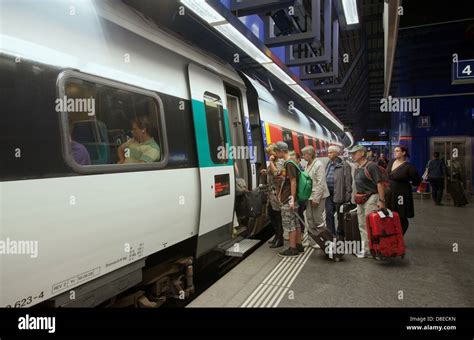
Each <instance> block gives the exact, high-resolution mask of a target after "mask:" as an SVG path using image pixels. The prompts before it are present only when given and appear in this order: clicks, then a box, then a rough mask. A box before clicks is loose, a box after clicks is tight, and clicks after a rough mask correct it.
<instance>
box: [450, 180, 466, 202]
mask: <svg viewBox="0 0 474 340" xmlns="http://www.w3.org/2000/svg"><path fill="white" fill-rule="evenodd" d="M448 192H449V194H450V195H451V197H452V198H453V201H454V205H455V206H456V207H462V206H464V205H466V204H467V203H468V201H467V197H466V192H465V191H464V187H463V185H462V182H460V181H450V182H449V183H448Z"/></svg>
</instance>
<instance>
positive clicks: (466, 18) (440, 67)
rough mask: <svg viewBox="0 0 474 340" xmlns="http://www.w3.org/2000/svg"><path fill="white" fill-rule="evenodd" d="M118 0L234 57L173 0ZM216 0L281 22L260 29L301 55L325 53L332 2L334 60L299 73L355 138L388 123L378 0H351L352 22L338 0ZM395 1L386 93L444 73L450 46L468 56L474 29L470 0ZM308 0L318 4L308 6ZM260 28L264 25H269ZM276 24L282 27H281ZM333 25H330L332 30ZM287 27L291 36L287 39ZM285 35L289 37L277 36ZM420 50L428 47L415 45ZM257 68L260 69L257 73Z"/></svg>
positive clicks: (245, 66) (244, 63)
mask: <svg viewBox="0 0 474 340" xmlns="http://www.w3.org/2000/svg"><path fill="white" fill-rule="evenodd" d="M122 1H123V2H125V3H126V4H128V5H129V6H131V7H133V8H134V9H136V10H138V11H140V12H141V13H143V14H144V15H145V16H147V17H149V18H151V20H153V21H154V22H155V23H157V24H158V26H160V28H162V29H165V30H167V31H168V32H169V33H171V34H173V35H177V36H179V37H180V38H181V39H184V40H187V41H188V42H189V43H191V44H193V45H196V46H198V47H199V48H200V49H203V50H205V51H208V52H209V53H210V54H213V55H214V56H217V57H219V58H221V59H222V60H224V61H227V62H228V61H229V60H232V58H233V53H234V52H235V47H234V46H232V44H231V43H230V42H229V41H227V40H225V39H209V36H210V33H211V32H210V31H211V30H212V29H211V28H210V27H208V26H206V25H197V24H196V21H195V19H193V17H192V16H180V15H179V14H178V6H179V5H180V2H179V1H178V0H160V1H152V0H122ZM390 1H393V0H390ZM213 2H214V3H215V2H216V1H215V0H208V3H209V4H211V5H212V3H213ZM221 3H226V5H227V6H228V7H229V9H230V10H231V11H232V13H233V14H234V15H235V16H236V17H242V16H244V15H245V16H247V15H253V16H256V17H258V18H260V19H259V20H261V21H262V22H263V23H265V22H266V21H268V20H270V19H269V17H270V16H271V17H272V20H276V21H278V22H279V25H276V26H277V28H276V29H275V30H276V34H277V36H276V38H278V37H279V39H280V40H278V39H275V38H274V37H270V36H269V34H268V32H265V34H266V35H265V36H264V37H263V39H261V40H263V42H264V43H267V46H268V47H275V45H277V46H279V47H281V46H284V48H285V51H288V50H287V49H288V48H289V46H291V51H293V54H292V55H298V57H303V59H301V60H305V59H304V57H308V56H309V57H311V56H312V57H314V58H316V59H318V58H319V59H324V56H323V53H324V47H325V46H324V45H325V44H326V43H327V42H328V41H327V40H325V35H326V31H325V29H326V28H328V27H325V22H327V19H326V18H327V15H328V13H326V12H325V8H326V7H328V6H327V4H328V3H329V4H330V7H331V8H332V13H330V15H331V17H330V18H331V22H334V21H338V23H337V25H338V35H337V36H336V38H337V44H334V43H333V44H332V45H330V46H332V47H334V46H335V45H337V51H335V50H334V49H331V51H332V52H334V53H337V61H336V62H337V65H335V62H334V60H335V58H332V60H328V62H324V60H323V62H321V61H320V62H317V63H314V64H311V63H306V64H304V65H298V66H296V67H297V68H298V70H299V72H298V73H299V75H300V77H301V79H302V81H303V83H304V84H305V85H306V86H307V87H308V88H310V89H311V90H312V91H313V92H314V93H315V94H316V95H317V96H318V97H319V98H320V99H321V100H322V101H323V102H324V103H325V104H326V105H327V107H328V108H329V109H330V110H331V111H332V112H334V113H335V115H336V116H337V117H338V118H339V119H340V120H341V121H342V123H343V124H344V126H345V127H347V128H348V129H349V130H350V131H352V132H353V134H354V137H355V139H356V140H360V139H362V138H366V139H377V138H378V132H379V131H380V130H389V129H390V123H391V119H390V113H382V112H380V99H381V98H382V97H383V94H384V84H385V83H384V74H385V71H384V29H383V11H384V1H383V0H357V9H358V14H359V21H360V22H359V24H357V25H352V26H347V25H346V24H345V18H344V14H343V11H342V5H341V0H300V1H286V0H284V1H271V0H248V1H245V0H239V1H237V0H230V1H221ZM246 3H247V4H246ZM259 4H260V5H259ZM219 5H220V4H219ZM400 5H401V6H402V12H401V13H402V14H401V15H400V22H399V30H398V41H397V47H396V57H395V63H394V69H393V76H392V82H391V88H390V89H391V90H390V94H391V95H392V96H394V95H397V94H398V93H400V86H401V84H403V82H409V81H410V80H411V79H413V77H419V76H420V75H423V77H428V78H429V77H432V78H433V79H434V78H436V79H438V78H440V77H448V78H449V77H450V70H451V69H450V62H451V61H450V59H449V58H448V60H446V58H447V56H448V55H449V54H452V53H448V51H449V52H450V51H454V50H455V51H460V52H458V53H461V54H462V55H463V57H464V59H467V58H474V55H472V53H473V51H474V48H473V45H472V43H473V41H474V38H473V37H472V35H474V33H473V32H474V29H473V27H472V26H470V25H472V24H473V23H474V19H473V17H474V12H473V11H472V0H466V1H463V0H456V1H454V2H453V4H452V5H446V4H444V3H438V2H434V1H429V0H403V1H400ZM288 6H294V7H295V8H296V13H294V12H292V13H290V12H288V8H289V7H288ZM314 6H316V7H315V8H317V9H318V11H315V10H313V9H314V8H313V7H314ZM282 10H283V12H282ZM315 13H319V15H318V16H319V19H318V20H319V21H320V32H319V34H316V38H315V39H313V40H311V41H309V44H308V40H302V39H301V40H298V39H296V38H297V37H299V36H302V35H301V34H299V33H304V32H306V31H311V28H312V27H313V26H312V24H313V19H314V18H313V17H312V16H314V14H315ZM325 15H326V16H325ZM288 18H289V19H290V20H291V21H288V20H287V19H288ZM269 22H271V21H269ZM273 22H275V21H273ZM285 24H286V25H287V26H285ZM265 28H266V29H267V30H268V31H269V29H268V27H265ZM280 28H282V30H283V29H287V31H280ZM336 28H337V27H335V26H332V29H333V30H332V36H334V32H336ZM249 32H250V28H249ZM313 33H314V32H313ZM298 34H299V35H298ZM292 35H293V36H294V38H295V39H293V40H291V36H292ZM261 38H262V37H261ZM285 39H286V40H288V41H286V42H283V43H282V42H281V41H282V40H283V41H284V40H285ZM269 45H272V46H269ZM308 50H309V51H310V52H309V55H308ZM422 50H423V51H425V52H429V53H420V51H422ZM295 51H296V52H295ZM328 51H329V49H328ZM285 53H286V58H283V59H284V62H285V63H287V65H286V66H288V67H293V68H292V70H295V68H294V67H295V65H293V64H291V63H290V62H288V60H289V58H288V54H287V53H288V52H285ZM453 53H454V52H453ZM470 53H471V55H469V54H470ZM347 57H349V58H347ZM407 61H408V62H407ZM258 66H259V65H257V64H256V63H255V61H254V60H252V59H251V58H249V57H247V58H246V57H243V58H241V60H240V65H239V67H240V70H243V71H248V70H252V69H253V70H255V71H256V73H257V74H258V73H259V71H258ZM305 75H306V76H308V75H309V77H305ZM261 76H262V78H264V77H265V76H264V75H263V74H262V75H261ZM307 78H314V79H307Z"/></svg>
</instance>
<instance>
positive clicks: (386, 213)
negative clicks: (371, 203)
mask: <svg viewBox="0 0 474 340" xmlns="http://www.w3.org/2000/svg"><path fill="white" fill-rule="evenodd" d="M377 213H378V214H379V216H380V218H385V217H390V218H393V213H392V211H391V210H390V209H387V208H384V209H379V210H378V211H377ZM380 213H382V214H383V216H382V214H380Z"/></svg>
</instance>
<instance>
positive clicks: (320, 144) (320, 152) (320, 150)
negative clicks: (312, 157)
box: [316, 139, 323, 157]
mask: <svg viewBox="0 0 474 340" xmlns="http://www.w3.org/2000/svg"><path fill="white" fill-rule="evenodd" d="M316 146H317V147H318V149H317V150H316V156H317V157H323V141H322V140H321V139H318V140H317V143H316Z"/></svg>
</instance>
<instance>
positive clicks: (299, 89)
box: [290, 85, 311, 99]
mask: <svg viewBox="0 0 474 340" xmlns="http://www.w3.org/2000/svg"><path fill="white" fill-rule="evenodd" d="M290 89H292V90H293V91H295V92H296V93H298V94H299V95H300V97H302V98H305V99H306V98H311V95H310V94H309V93H308V92H306V90H305V89H304V88H302V87H301V86H300V85H291V86H290Z"/></svg>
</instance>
